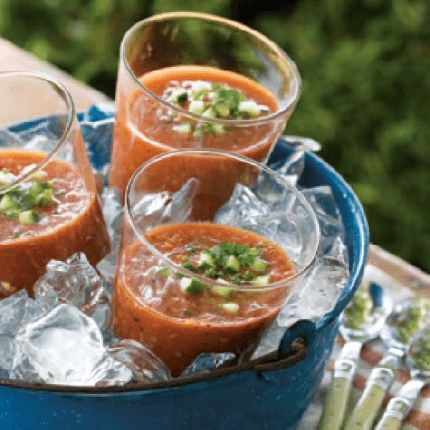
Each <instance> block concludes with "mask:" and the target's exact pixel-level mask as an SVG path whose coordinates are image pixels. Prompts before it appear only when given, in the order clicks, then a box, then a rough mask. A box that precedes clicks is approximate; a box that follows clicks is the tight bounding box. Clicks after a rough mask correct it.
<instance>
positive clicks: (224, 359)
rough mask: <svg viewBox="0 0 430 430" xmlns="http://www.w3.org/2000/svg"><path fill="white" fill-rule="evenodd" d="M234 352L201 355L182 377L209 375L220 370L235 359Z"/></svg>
mask: <svg viewBox="0 0 430 430" xmlns="http://www.w3.org/2000/svg"><path fill="white" fill-rule="evenodd" d="M235 358H236V356H235V354H233V353H232V352H222V353H217V354H215V353H213V354H200V355H199V356H198V357H197V358H196V359H195V360H193V362H192V363H191V364H190V365H189V366H188V367H187V368H186V369H185V370H184V371H183V372H182V374H181V376H195V375H200V374H202V373H208V372H210V371H211V370H215V369H219V368H220V367H222V366H223V365H225V364H226V363H228V362H229V361H231V360H233V359H235Z"/></svg>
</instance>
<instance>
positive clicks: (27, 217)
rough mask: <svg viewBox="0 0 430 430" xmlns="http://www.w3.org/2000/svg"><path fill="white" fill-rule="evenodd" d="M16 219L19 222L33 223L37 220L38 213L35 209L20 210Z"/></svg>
mask: <svg viewBox="0 0 430 430" xmlns="http://www.w3.org/2000/svg"><path fill="white" fill-rule="evenodd" d="M18 219H19V222H20V223H21V224H35V223H36V222H37V221H39V214H38V213H37V212H36V211H33V210H28V211H24V212H21V213H20V214H19V217H18Z"/></svg>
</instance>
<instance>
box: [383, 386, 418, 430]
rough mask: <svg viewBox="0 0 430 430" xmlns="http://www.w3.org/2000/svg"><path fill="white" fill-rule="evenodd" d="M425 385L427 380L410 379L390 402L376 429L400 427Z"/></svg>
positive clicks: (388, 429) (393, 429)
mask: <svg viewBox="0 0 430 430" xmlns="http://www.w3.org/2000/svg"><path fill="white" fill-rule="evenodd" d="M424 385H425V382H424V381H423V380H422V379H418V378H416V379H411V380H410V381H408V382H407V383H406V384H405V385H404V386H403V387H402V389H401V390H400V392H399V394H398V395H397V396H396V397H393V398H392V399H391V400H390V401H389V402H388V405H387V409H386V410H385V412H384V415H383V416H382V418H381V420H380V421H379V423H378V425H377V426H376V427H375V430H397V429H400V427H401V425H402V421H403V420H404V419H406V417H407V416H408V414H409V412H410V411H411V409H412V407H413V405H414V403H415V402H416V401H417V399H418V397H419V395H420V390H421V388H422V387H423V386H424Z"/></svg>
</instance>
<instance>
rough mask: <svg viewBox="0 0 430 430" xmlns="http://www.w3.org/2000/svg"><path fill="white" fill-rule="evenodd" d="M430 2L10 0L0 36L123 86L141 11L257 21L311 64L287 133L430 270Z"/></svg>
mask: <svg viewBox="0 0 430 430" xmlns="http://www.w3.org/2000/svg"><path fill="white" fill-rule="evenodd" d="M266 3H267V4H266ZM272 3H273V4H272ZM262 8H264V10H263V9H262ZM429 9H430V4H429V3H428V0H293V1H289V2H288V0H287V1H286V2H285V3H284V4H283V5H282V6H279V5H278V2H276V6H275V2H270V1H269V2H261V1H258V2H257V1H256V0H67V1H66V0H32V1H28V0H0V36H1V37H4V38H6V39H8V40H10V41H12V42H14V43H16V44H17V45H19V46H21V47H23V48H24V49H26V50H27V51H29V52H31V53H33V54H35V55H36V56H37V57H39V58H41V59H43V60H47V61H49V62H52V63H54V64H56V65H57V66H58V67H60V68H61V69H63V70H65V71H67V72H69V73H70V74H72V75H73V76H75V77H76V78H77V79H79V80H82V81H84V82H86V83H88V84H89V85H92V86H94V87H96V88H98V89H99V90H101V91H103V92H105V93H106V94H108V95H109V96H111V97H113V96H114V90H115V79H116V73H117V65H118V54H119V45H120V42H121V39H122V36H123V35H124V33H125V32H126V30H127V29H128V28H129V27H130V26H131V25H132V24H134V23H135V22H136V21H139V20H141V19H143V18H145V17H147V16H149V15H151V14H154V13H159V12H165V11H174V10H196V11H201V12H208V13H213V14H217V15H221V16H225V17H228V18H232V19H235V20H238V21H241V22H243V23H245V24H248V25H250V26H252V27H254V28H255V29H257V30H259V31H261V32H262V33H264V34H266V35H267V36H268V37H269V38H271V39H272V40H274V41H275V42H277V43H278V44H279V45H280V46H281V47H283V48H284V50H285V51H286V52H288V53H289V55H290V56H291V57H292V58H293V59H294V60H295V61H296V63H297V65H298V67H299V70H300V71H301V74H302V78H303V91H302V96H301V99H300V101H299V103H298V106H297V109H296V112H295V113H294V114H293V116H292V118H291V120H290V123H289V124H288V126H287V130H286V133H287V134H291V135H303V136H309V137H312V138H314V139H316V140H318V141H319V142H321V143H322V145H323V149H322V151H321V153H320V156H321V157H322V158H324V159H325V160H326V161H327V162H329V163H330V164H332V165H333V166H334V167H335V169H336V170H337V171H338V172H340V173H341V174H342V175H343V176H344V177H345V179H346V180H347V181H348V182H349V183H350V184H351V186H352V187H353V189H354V190H355V192H356V193H357V195H358V196H359V198H360V200H361V202H362V203H363V206H364V208H365V211H366V214H367V217H368V221H369V225H370V231H371V240H372V242H373V243H375V244H378V245H380V246H382V247H383V248H385V249H386V250H388V251H390V252H392V253H394V254H396V255H399V256H401V257H402V258H404V259H406V260H408V261H409V262H411V263H412V264H415V265H417V266H420V267H421V268H423V269H424V270H426V271H427V272H430V260H429V258H428V256H430V228H429V217H428V204H429V202H430V169H429V167H430V103H429V96H430V19H429V18H430V17H429Z"/></svg>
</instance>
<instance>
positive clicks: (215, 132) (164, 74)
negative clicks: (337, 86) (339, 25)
mask: <svg viewBox="0 0 430 430" xmlns="http://www.w3.org/2000/svg"><path fill="white" fill-rule="evenodd" d="M300 86H301V81H300V76H299V73H298V70H297V68H296V66H295V64H294V62H293V61H291V59H290V58H289V57H288V56H287V54H286V53H285V52H283V51H282V50H281V49H280V48H279V47H278V46H277V45H276V44H275V43H273V42H272V41H270V40H269V39H268V38H267V37H265V36H264V35H262V34H260V33H258V32H257V31H255V30H253V29H251V28H248V27H246V26H244V25H242V24H240V23H238V22H234V21H230V20H227V19H224V18H220V17H217V16H212V15H206V14H200V13H193V12H174V13H167V14H161V15H155V16H153V17H151V18H148V19H145V20H143V21H141V22H138V23H137V24H135V25H134V26H133V27H132V28H131V29H130V30H129V31H128V32H127V33H126V34H125V36H124V39H123V41H122V45H121V52H120V63H119V71H118V79H117V88H116V100H115V103H116V105H115V111H116V117H115V130H114V138H113V149H112V153H113V156H112V165H111V169H110V173H109V183H110V186H112V187H117V188H119V189H120V190H121V191H122V193H124V191H125V187H126V185H127V182H128V181H129V179H130V177H131V175H132V174H133V172H134V171H135V170H136V169H137V168H138V167H139V166H140V165H141V164H142V163H144V162H145V161H148V160H149V159H150V158H151V157H153V156H155V155H158V154H161V153H163V152H166V151H170V150H174V149H181V148H183V149H185V148H212V149H218V150H227V151H231V152H235V153H238V154H241V155H245V156H247V157H250V158H252V159H254V160H256V161H260V162H264V161H265V160H266V159H267V158H268V156H269V154H270V152H271V150H272V148H273V146H274V144H275V142H276V140H277V138H278V137H279V135H280V134H281V133H282V131H283V130H284V128H285V126H286V123H287V121H288V118H289V117H290V115H291V113H292V112H293V110H294V107H295V105H296V103H297V101H298V98H299V94H300Z"/></svg>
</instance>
